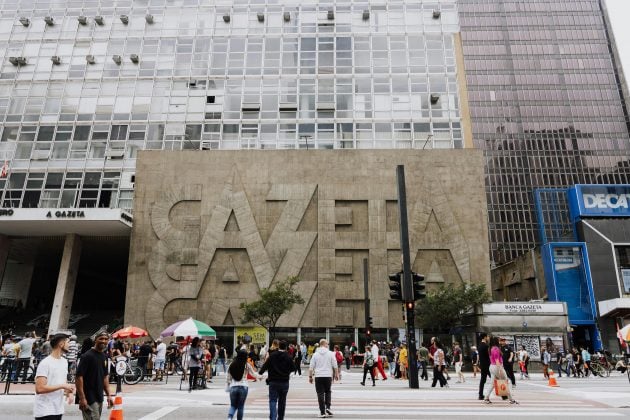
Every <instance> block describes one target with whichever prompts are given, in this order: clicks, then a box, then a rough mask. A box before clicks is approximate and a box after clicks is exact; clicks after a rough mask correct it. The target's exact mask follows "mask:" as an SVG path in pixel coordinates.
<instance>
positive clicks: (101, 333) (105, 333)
mask: <svg viewBox="0 0 630 420" xmlns="http://www.w3.org/2000/svg"><path fill="white" fill-rule="evenodd" d="M102 336H105V337H107V338H109V333H108V332H107V331H105V330H101V331H99V332H97V333H96V335H95V336H94V339H97V338H99V337H102Z"/></svg>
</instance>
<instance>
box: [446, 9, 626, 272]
mask: <svg viewBox="0 0 630 420" xmlns="http://www.w3.org/2000/svg"><path fill="white" fill-rule="evenodd" d="M604 6H605V4H604V1H603V0H459V1H458V9H459V17H460V25H461V33H462V42H463V51H464V60H465V68H466V80H467V86H468V98H469V104H470V113H471V117H472V129H473V138H474V142H475V146H476V147H478V148H480V149H483V150H484V153H485V156H486V189H487V194H488V218H489V230H490V244H491V258H492V259H493V262H494V263H495V264H501V263H505V262H507V261H510V260H512V259H514V258H515V257H517V256H518V255H521V254H523V253H524V252H525V251H527V250H529V249H531V248H534V247H535V246H536V244H538V243H540V238H539V237H538V227H537V222H536V216H535V206H534V193H533V192H534V190H535V189H536V188H541V187H547V188H553V187H558V188H566V187H570V186H572V185H574V184H593V183H604V184H606V183H609V184H618V183H622V184H623V183H626V184H627V183H628V182H629V181H630V135H629V133H630V119H629V117H628V108H627V97H626V94H627V90H626V87H625V86H624V84H623V83H622V80H623V74H622V72H621V68H620V64H619V62H618V58H617V56H616V50H615V44H614V40H613V36H612V33H611V27H610V23H609V21H608V18H607V15H606V11H605V8H604ZM624 92H625V93H624Z"/></svg>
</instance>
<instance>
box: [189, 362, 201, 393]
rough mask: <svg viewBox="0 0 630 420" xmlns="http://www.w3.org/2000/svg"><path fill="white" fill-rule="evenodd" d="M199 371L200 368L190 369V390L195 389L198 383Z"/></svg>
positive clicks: (193, 367)
mask: <svg viewBox="0 0 630 420" xmlns="http://www.w3.org/2000/svg"><path fill="white" fill-rule="evenodd" d="M199 369H200V368H199V366H191V367H190V375H189V376H188V384H189V385H190V389H194V388H195V384H196V383H197V375H199Z"/></svg>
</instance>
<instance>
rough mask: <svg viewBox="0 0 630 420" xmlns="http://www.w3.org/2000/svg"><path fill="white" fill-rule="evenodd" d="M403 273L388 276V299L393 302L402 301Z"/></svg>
mask: <svg viewBox="0 0 630 420" xmlns="http://www.w3.org/2000/svg"><path fill="white" fill-rule="evenodd" d="M402 279H403V273H402V271H399V272H398V273H395V274H390V275H389V297H390V298H392V299H394V300H402Z"/></svg>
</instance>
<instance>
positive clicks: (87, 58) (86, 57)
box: [85, 54, 96, 64]
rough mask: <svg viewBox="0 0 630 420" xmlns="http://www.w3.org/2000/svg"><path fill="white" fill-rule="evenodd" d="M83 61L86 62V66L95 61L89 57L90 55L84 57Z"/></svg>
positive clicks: (91, 56)
mask: <svg viewBox="0 0 630 420" xmlns="http://www.w3.org/2000/svg"><path fill="white" fill-rule="evenodd" d="M85 61H87V63H88V64H94V63H96V60H95V59H94V56H93V55H91V54H90V55H86V56H85Z"/></svg>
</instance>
